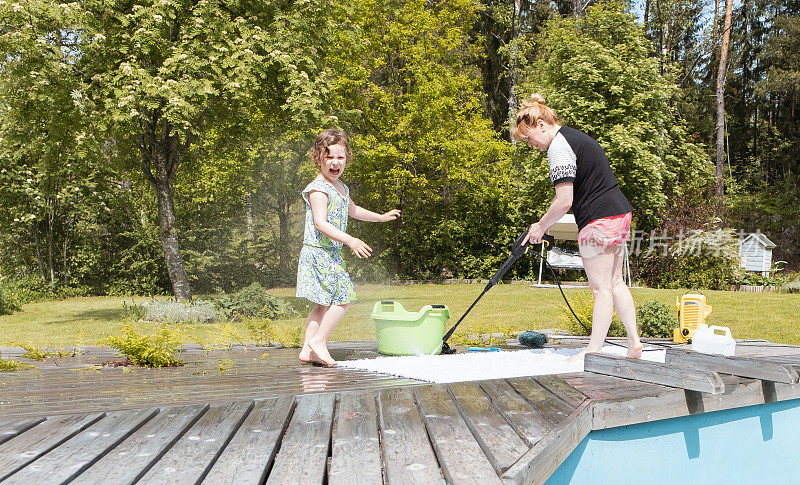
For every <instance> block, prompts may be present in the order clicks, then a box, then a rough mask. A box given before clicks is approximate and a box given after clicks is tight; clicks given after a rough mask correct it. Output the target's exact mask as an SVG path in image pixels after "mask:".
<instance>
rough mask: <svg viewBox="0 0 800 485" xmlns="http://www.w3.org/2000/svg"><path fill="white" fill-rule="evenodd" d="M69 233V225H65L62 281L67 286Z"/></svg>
mask: <svg viewBox="0 0 800 485" xmlns="http://www.w3.org/2000/svg"><path fill="white" fill-rule="evenodd" d="M69 233H70V227H69V224H64V243H63V244H62V245H61V281H62V283H63V284H67V276H69V274H68V272H67V247H68V243H69Z"/></svg>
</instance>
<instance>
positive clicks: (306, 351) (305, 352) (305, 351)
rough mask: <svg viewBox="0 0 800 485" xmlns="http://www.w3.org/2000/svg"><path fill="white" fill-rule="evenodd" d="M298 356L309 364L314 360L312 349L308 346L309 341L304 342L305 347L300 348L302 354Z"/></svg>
mask: <svg viewBox="0 0 800 485" xmlns="http://www.w3.org/2000/svg"><path fill="white" fill-rule="evenodd" d="M297 358H298V359H300V361H301V362H305V363H307V364H310V363H311V362H314V360H313V359H312V358H311V349H310V348H309V347H308V344H307V343H305V344H303V348H302V349H301V350H300V355H298V356H297Z"/></svg>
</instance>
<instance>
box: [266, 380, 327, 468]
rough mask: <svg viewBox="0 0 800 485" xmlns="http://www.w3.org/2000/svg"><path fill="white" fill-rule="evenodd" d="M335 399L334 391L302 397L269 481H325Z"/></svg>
mask: <svg viewBox="0 0 800 485" xmlns="http://www.w3.org/2000/svg"><path fill="white" fill-rule="evenodd" d="M335 402H336V395H335V394H333V393H328V394H306V395H302V396H298V398H297V407H296V408H295V411H294V415H293V416H292V419H291V421H290V422H289V427H288V428H287V429H286V435H285V437H284V438H283V443H282V445H281V448H280V451H279V452H278V456H277V457H276V458H275V464H274V465H273V467H272V470H271V471H270V474H269V478H268V479H267V483H268V484H283V483H322V482H323V478H324V477H325V471H326V465H327V463H326V462H327V459H328V449H329V447H330V439H331V427H332V425H333V407H334V404H335Z"/></svg>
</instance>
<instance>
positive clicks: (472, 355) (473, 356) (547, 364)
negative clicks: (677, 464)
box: [338, 345, 666, 383]
mask: <svg viewBox="0 0 800 485" xmlns="http://www.w3.org/2000/svg"><path fill="white" fill-rule="evenodd" d="M581 350H582V349H530V350H513V351H502V352H466V353H462V354H452V355H418V356H402V357H377V358H375V359H361V360H340V361H339V362H338V363H339V365H340V366H341V367H349V368H353V369H363V370H368V371H373V372H380V373H381V374H390V375H394V376H398V377H407V378H409V379H417V380H420V381H427V382H438V383H444V382H461V381H479V380H484V379H502V378H507V377H523V376H540V375H547V374H566V373H569V372H582V371H583V362H581V361H579V362H567V358H568V357H570V356H571V355H575V354H577V353H578V352H580V351H581ZM625 351H626V350H625V348H623V347H617V346H615V345H607V346H605V347H603V350H601V352H602V353H605V354H611V355H625ZM665 354H666V351H664V350H653V351H648V352H644V353H643V354H642V358H643V359H645V360H652V361H655V362H664V358H665Z"/></svg>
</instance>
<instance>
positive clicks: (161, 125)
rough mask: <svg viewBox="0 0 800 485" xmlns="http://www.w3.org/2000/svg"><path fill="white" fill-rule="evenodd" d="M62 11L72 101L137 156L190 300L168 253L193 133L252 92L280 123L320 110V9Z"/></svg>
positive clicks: (183, 6)
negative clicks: (72, 61)
mask: <svg viewBox="0 0 800 485" xmlns="http://www.w3.org/2000/svg"><path fill="white" fill-rule="evenodd" d="M70 8H74V9H79V10H81V12H80V13H81V15H80V20H81V23H80V26H79V28H77V27H76V31H77V32H80V38H81V53H82V55H81V58H80V65H81V71H82V72H83V73H84V77H83V81H84V82H83V84H82V86H81V88H80V89H79V91H78V93H77V94H76V96H78V97H80V99H81V100H82V102H83V103H84V107H85V108H84V110H85V113H86V114H87V115H89V117H90V118H91V119H92V121H93V123H95V124H96V126H97V127H98V128H99V129H100V130H102V131H103V132H104V133H107V136H111V137H113V138H114V139H115V140H117V141H118V142H119V144H120V145H121V146H122V147H127V148H128V149H130V148H133V147H135V150H137V151H138V154H139V162H140V163H141V167H142V171H143V173H144V175H145V178H146V180H147V181H148V182H149V183H150V185H151V186H152V187H153V189H154V191H155V194H156V200H157V206H158V222H159V238H160V241H161V245H162V248H163V251H164V258H165V261H166V266H167V270H168V273H169V276H170V281H171V283H172V289H173V293H174V294H175V296H176V298H180V299H191V295H192V293H191V288H190V284H189V279H188V276H187V274H186V270H185V268H184V264H183V258H182V256H181V252H180V249H179V245H178V234H177V226H176V211H175V202H174V201H175V194H174V192H175V179H176V174H177V173H178V170H179V168H180V167H181V165H182V164H184V163H185V162H186V161H187V160H188V159H189V158H190V157H191V156H192V154H193V152H192V148H193V147H197V146H198V143H199V140H200V139H201V136H202V134H203V133H204V132H206V131H207V130H209V129H212V128H213V127H214V126H216V125H218V124H220V123H222V122H224V120H226V119H229V118H231V117H237V116H238V117H242V116H246V105H247V102H248V100H249V99H251V96H252V95H253V94H255V93H257V92H262V93H264V92H266V93H268V94H269V95H270V97H271V99H272V100H273V102H272V104H273V105H275V106H276V107H277V109H280V110H283V111H285V112H287V113H289V114H290V115H294V116H299V117H302V116H304V115H305V114H306V113H309V112H316V111H319V110H320V102H321V101H320V100H321V97H322V96H321V94H322V93H323V92H324V91H325V90H326V81H325V80H324V70H321V69H318V68H317V65H316V63H315V62H316V61H315V59H316V58H315V55H314V47H313V46H314V44H313V42H314V41H315V40H316V39H317V37H318V36H317V35H316V34H315V32H317V31H319V30H320V23H321V22H322V23H323V24H324V23H325V22H328V13H329V4H328V3H327V2H323V1H321V0H312V1H308V2H304V3H303V4H302V5H301V4H295V3H293V2H279V1H276V2H248V1H238V2H218V1H208V0H201V1H199V2H188V1H180V0H167V1H158V2H156V1H145V2H141V3H137V4H134V3H130V2H123V3H118V2H110V1H106V0H94V1H90V2H85V3H83V4H80V5H76V4H70ZM262 88H263V90H262Z"/></svg>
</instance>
